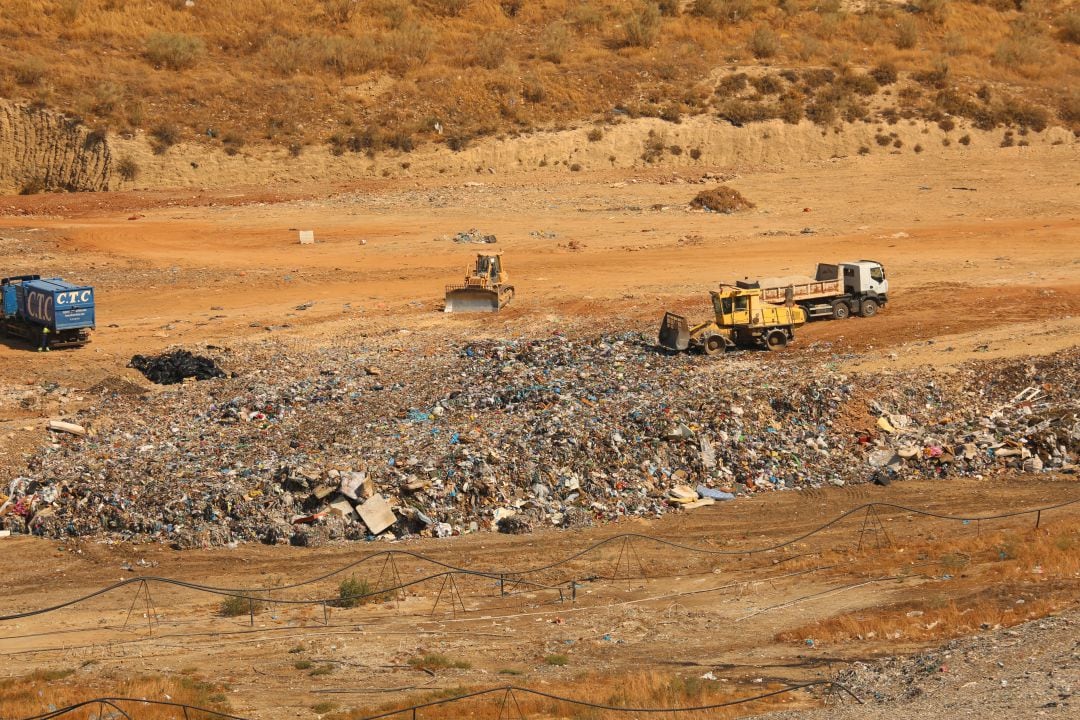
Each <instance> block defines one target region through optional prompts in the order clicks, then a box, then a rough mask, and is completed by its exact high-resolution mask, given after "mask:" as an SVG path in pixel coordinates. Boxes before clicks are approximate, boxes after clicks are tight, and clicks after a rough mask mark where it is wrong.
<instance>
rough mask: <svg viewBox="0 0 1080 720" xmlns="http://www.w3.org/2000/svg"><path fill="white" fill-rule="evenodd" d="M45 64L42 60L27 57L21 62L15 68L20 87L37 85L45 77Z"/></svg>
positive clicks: (16, 79)
mask: <svg viewBox="0 0 1080 720" xmlns="http://www.w3.org/2000/svg"><path fill="white" fill-rule="evenodd" d="M46 70H47V68H46V67H45V62H44V61H43V60H42V59H41V58H37V57H27V58H23V59H22V60H20V61H19V62H18V63H17V64H16V65H15V68H14V71H13V75H14V76H15V82H17V83H19V84H20V85H28V86H30V85H37V84H38V83H40V82H41V79H42V78H44V77H45V72H46Z"/></svg>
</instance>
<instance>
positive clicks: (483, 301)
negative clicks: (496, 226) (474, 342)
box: [444, 253, 514, 313]
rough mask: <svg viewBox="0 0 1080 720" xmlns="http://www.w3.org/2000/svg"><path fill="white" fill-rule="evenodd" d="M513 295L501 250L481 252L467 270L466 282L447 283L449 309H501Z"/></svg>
mask: <svg viewBox="0 0 1080 720" xmlns="http://www.w3.org/2000/svg"><path fill="white" fill-rule="evenodd" d="M513 297H514V286H513V285H511V284H510V276H509V274H507V273H506V271H504V270H503V268H502V253H495V254H490V255H489V254H484V253H478V254H477V256H476V263H475V264H474V265H473V267H471V268H469V269H468V270H466V272H465V282H463V283H459V284H455V285H447V286H446V305H445V308H444V309H445V310H446V312H448V313H449V312H453V313H460V312H499V310H501V309H502V308H503V307H505V306H506V303H508V302H510V299H511V298H513Z"/></svg>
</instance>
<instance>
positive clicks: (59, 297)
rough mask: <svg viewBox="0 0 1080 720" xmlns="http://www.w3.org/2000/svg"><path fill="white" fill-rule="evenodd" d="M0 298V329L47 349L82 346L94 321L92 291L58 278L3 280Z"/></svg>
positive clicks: (86, 287)
mask: <svg viewBox="0 0 1080 720" xmlns="http://www.w3.org/2000/svg"><path fill="white" fill-rule="evenodd" d="M0 299H2V304H0V308H2V311H3V312H2V313H0V329H2V330H3V331H5V332H6V333H7V334H10V335H18V336H21V337H25V338H27V339H29V340H31V341H32V342H35V343H41V344H43V345H47V346H52V347H64V346H77V345H82V344H84V343H86V342H88V341H89V339H90V332H89V331H90V330H93V329H94V325H95V322H96V319H95V317H94V288H92V287H89V286H86V285H75V284H73V283H69V282H66V281H64V280H61V279H60V278H41V277H39V276H37V275H22V276H19V277H10V278H4V279H3V280H0ZM46 329H47V330H48V333H45V332H44V331H45V330H46Z"/></svg>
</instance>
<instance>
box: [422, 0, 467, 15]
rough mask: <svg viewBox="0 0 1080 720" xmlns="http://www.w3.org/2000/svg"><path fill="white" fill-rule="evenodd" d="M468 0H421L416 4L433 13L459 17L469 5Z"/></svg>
mask: <svg viewBox="0 0 1080 720" xmlns="http://www.w3.org/2000/svg"><path fill="white" fill-rule="evenodd" d="M469 3H470V0H421V1H420V2H419V3H418V4H419V5H420V6H421V7H424V8H426V9H427V10H429V11H430V12H432V13H433V14H435V15H441V16H443V17H459V16H460V15H461V14H462V13H464V12H465V9H466V8H468V7H469Z"/></svg>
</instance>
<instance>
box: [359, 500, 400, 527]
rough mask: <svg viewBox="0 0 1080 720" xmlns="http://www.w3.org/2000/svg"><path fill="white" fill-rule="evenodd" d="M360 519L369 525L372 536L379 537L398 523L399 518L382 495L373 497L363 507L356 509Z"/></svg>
mask: <svg viewBox="0 0 1080 720" xmlns="http://www.w3.org/2000/svg"><path fill="white" fill-rule="evenodd" d="M356 512H358V513H359V514H360V519H361V520H363V521H364V524H365V525H367V529H368V530H370V531H371V534H372V535H378V534H379V533H381V532H382V531H383V530H385V529H386V528H388V527H390V526H391V525H393V524H394V523H395V522H397V516H396V515H394V511H393V510H392V509H390V503H388V502H386V498H384V497H383V496H382V495H373V496H372V497H371V498H369V499H368V500H367V501H366V502H365V503H364V504H363V505H361V506H360V507H358V508H356Z"/></svg>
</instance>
